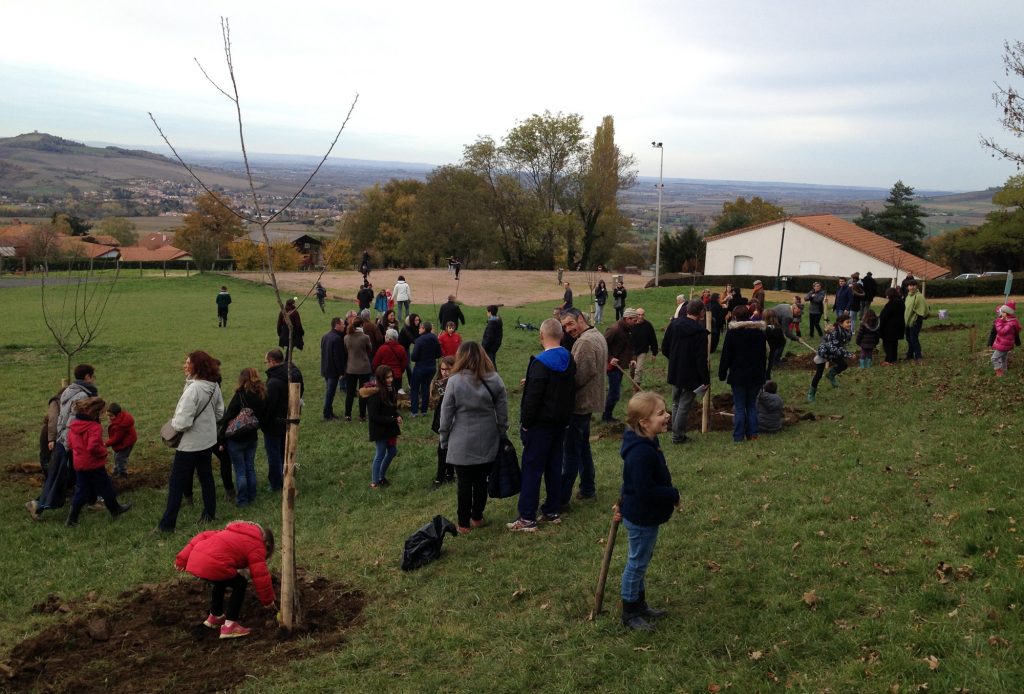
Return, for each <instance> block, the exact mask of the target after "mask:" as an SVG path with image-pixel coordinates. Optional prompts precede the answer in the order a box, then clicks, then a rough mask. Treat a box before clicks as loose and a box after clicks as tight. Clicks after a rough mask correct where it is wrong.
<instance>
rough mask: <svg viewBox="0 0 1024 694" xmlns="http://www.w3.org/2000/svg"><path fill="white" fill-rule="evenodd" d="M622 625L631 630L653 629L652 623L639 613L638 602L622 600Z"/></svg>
mask: <svg viewBox="0 0 1024 694" xmlns="http://www.w3.org/2000/svg"><path fill="white" fill-rule="evenodd" d="M622 626H624V627H626V628H627V629H632V630H633V631H654V625H653V624H651V623H650V622H648V621H647V620H646V619H644V616H643V614H641V612H640V603H639V602H626V601H625V600H623V601H622Z"/></svg>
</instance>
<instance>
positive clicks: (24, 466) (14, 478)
mask: <svg viewBox="0 0 1024 694" xmlns="http://www.w3.org/2000/svg"><path fill="white" fill-rule="evenodd" d="M108 471H109V470H108ZM4 473H6V476H7V478H8V481H9V482H13V483H17V484H24V485H26V486H28V487H32V488H33V489H40V488H42V486H43V473H42V472H41V471H40V470H39V463H15V464H13V465H8V466H7V467H5V468H4ZM167 475H168V471H167V468H166V467H163V468H158V467H135V466H133V467H131V468H130V469H129V470H128V477H113V478H111V479H112V481H113V483H114V491H116V492H117V493H118V494H121V493H122V492H130V491H132V490H133V489H162V488H163V487H166V486H167ZM8 486H10V485H8Z"/></svg>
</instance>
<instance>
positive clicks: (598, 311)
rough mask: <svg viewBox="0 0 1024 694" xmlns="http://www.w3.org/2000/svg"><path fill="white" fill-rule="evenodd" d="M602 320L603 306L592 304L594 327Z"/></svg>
mask: <svg viewBox="0 0 1024 694" xmlns="http://www.w3.org/2000/svg"><path fill="white" fill-rule="evenodd" d="M603 318H604V304H594V325H597V324H598V323H600V322H601V320H602V319H603Z"/></svg>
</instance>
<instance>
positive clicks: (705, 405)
mask: <svg viewBox="0 0 1024 694" xmlns="http://www.w3.org/2000/svg"><path fill="white" fill-rule="evenodd" d="M713 322H714V321H712V320H711V311H707V310H705V311H704V327H706V328H707V329H708V374H709V380H710V374H711V331H712V329H713V327H712V323H713ZM701 400H702V409H703V411H702V412H701V414H700V433H702V434H706V433H708V430H709V429H710V428H711V388H710V387H709V388H708V389H707V390H705V391H704V397H703V398H702V399H701Z"/></svg>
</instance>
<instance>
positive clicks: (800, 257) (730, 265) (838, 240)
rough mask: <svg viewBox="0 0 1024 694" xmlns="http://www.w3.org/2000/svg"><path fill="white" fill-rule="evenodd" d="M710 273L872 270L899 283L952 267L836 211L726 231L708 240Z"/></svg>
mask: <svg viewBox="0 0 1024 694" xmlns="http://www.w3.org/2000/svg"><path fill="white" fill-rule="evenodd" d="M706 242H707V253H706V255H705V259H704V274H706V275H757V276H759V277H774V276H775V275H781V276H787V277H791V276H794V275H825V276H832V277H849V276H850V274H851V273H853V272H860V274H861V276H862V277H863V276H864V274H865V273H867V272H871V273H874V275H875V277H892V278H895V280H896V282H900V281H902V280H903V278H904V277H906V276H907V274H908V273H910V274H913V275H914V277H919V278H923V279H929V280H930V279H938V278H940V277H945V276H946V275H948V274H950V270H949V268H945V267H942V266H940V265H936V264H935V263H930V262H928V261H927V260H925V259H924V258H919V257H918V256H916V255H912V254H910V253H907V252H906V251H904V250H902V249H901V248H900V246H899V244H898V243H896V242H895V241H890V240H889V239H887V238H885V237H884V236H879V235H878V234H876V233H874V232H871V231H868V230H867V229H861V228H860V227H859V226H857V225H856V224H854V223H853V222H848V221H846V220H844V219H840V218H839V217H836V216H835V215H831V214H821V215H806V216H801V217H786V218H785V219H779V220H776V221H774V222H766V223H764V224H757V225H755V226H750V227H745V228H743V229H735V230H733V231H727V232H725V233H724V234H718V235H716V236H709V237H708V238H707V239H706Z"/></svg>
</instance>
